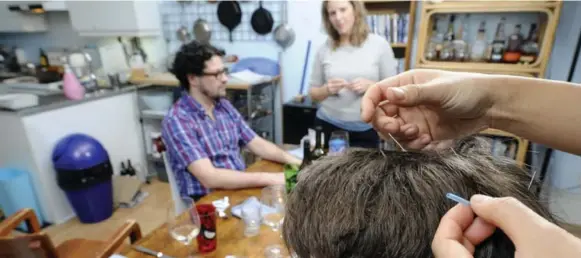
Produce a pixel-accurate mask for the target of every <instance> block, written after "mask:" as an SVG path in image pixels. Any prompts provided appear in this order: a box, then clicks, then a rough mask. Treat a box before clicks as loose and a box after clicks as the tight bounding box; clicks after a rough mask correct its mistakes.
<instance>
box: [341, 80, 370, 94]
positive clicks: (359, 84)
mask: <svg viewBox="0 0 581 258" xmlns="http://www.w3.org/2000/svg"><path fill="white" fill-rule="evenodd" d="M374 83H375V82H374V81H372V80H368V79H365V78H357V79H355V80H353V81H352V82H351V83H350V84H348V85H347V88H349V89H350V90H352V91H354V92H357V93H359V94H363V93H365V91H367V89H368V88H369V87H370V86H371V85H373V84H374Z"/></svg>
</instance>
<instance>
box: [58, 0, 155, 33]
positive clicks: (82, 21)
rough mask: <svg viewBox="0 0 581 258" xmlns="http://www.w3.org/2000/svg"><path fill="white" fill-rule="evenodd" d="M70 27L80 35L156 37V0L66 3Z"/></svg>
mask: <svg viewBox="0 0 581 258" xmlns="http://www.w3.org/2000/svg"><path fill="white" fill-rule="evenodd" d="M66 5H67V9H68V11H69V17H70V19H71V24H72V26H73V28H74V29H75V30H77V31H78V32H79V34H80V35H81V36H96V37H101V36H138V37H139V36H157V35H159V34H160V32H161V22H160V13H159V2H158V1H67V2H66Z"/></svg>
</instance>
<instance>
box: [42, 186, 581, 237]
mask: <svg viewBox="0 0 581 258" xmlns="http://www.w3.org/2000/svg"><path fill="white" fill-rule="evenodd" d="M142 189H143V190H144V191H146V192H148V193H149V196H147V198H146V199H145V200H144V201H143V202H142V203H140V204H139V205H138V206H136V207H134V208H130V209H124V208H119V209H117V210H116V211H115V213H114V214H113V216H112V217H111V218H109V219H107V220H105V221H103V222H101V223H96V224H82V223H81V222H79V220H78V219H76V218H75V219H71V220H69V221H67V222H66V223H63V224H60V225H55V226H50V227H48V228H46V229H44V231H45V232H47V233H48V234H49V236H50V237H51V238H52V240H53V242H54V243H55V244H57V245H58V244H59V243H62V242H64V241H66V240H68V239H73V238H86V239H95V240H107V239H108V238H109V237H110V236H111V235H112V234H113V232H115V231H116V230H117V228H118V227H119V226H121V224H123V223H124V222H125V221H126V220H127V219H135V220H137V222H138V223H139V225H140V226H141V230H142V232H143V235H146V234H148V233H149V232H151V231H153V230H154V229H155V228H156V227H158V226H159V225H161V224H163V223H165V221H166V217H167V214H166V212H167V209H168V208H169V207H170V205H171V203H172V200H171V193H170V189H169V184H168V183H165V182H161V181H157V180H153V181H152V182H151V184H149V185H147V184H144V185H143V188H142ZM564 228H565V229H567V230H568V231H569V232H571V233H573V234H575V235H576V236H577V237H580V238H581V226H578V225H565V226H564Z"/></svg>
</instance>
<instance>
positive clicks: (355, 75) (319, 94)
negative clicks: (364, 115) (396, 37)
mask: <svg viewBox="0 0 581 258" xmlns="http://www.w3.org/2000/svg"><path fill="white" fill-rule="evenodd" d="M321 12H322V17H323V24H324V26H325V29H326V32H327V34H328V36H329V38H328V40H327V41H326V42H325V43H324V44H323V45H322V46H321V47H320V48H319V49H318V51H317V54H316V57H315V60H314V64H313V70H312V74H311V80H310V90H309V95H310V97H311V98H312V99H313V100H315V101H318V102H320V108H319V110H318V111H317V116H316V119H315V125H316V126H321V127H322V128H323V132H324V133H325V135H326V137H327V138H328V137H329V135H330V134H331V132H332V131H335V130H343V131H347V132H348V133H349V140H350V145H351V146H352V147H364V148H376V147H377V146H378V142H379V137H378V135H377V133H376V132H375V131H374V130H373V128H372V127H371V125H369V124H367V123H365V122H363V121H361V115H360V106H361V97H362V96H363V94H364V93H365V91H366V90H367V89H368V88H369V86H371V85H372V84H373V83H375V82H377V81H380V80H381V79H383V78H387V77H390V76H394V75H396V67H397V62H396V60H395V58H394V54H393V50H392V49H391V46H390V44H389V43H388V42H387V40H386V39H385V38H383V37H382V36H379V35H376V34H372V33H370V32H369V27H368V25H367V23H366V16H367V11H366V10H365V6H364V5H363V3H362V2H360V1H323V4H322V8H321ZM325 142H327V141H325Z"/></svg>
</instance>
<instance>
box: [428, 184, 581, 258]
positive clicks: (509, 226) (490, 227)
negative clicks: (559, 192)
mask: <svg viewBox="0 0 581 258" xmlns="http://www.w3.org/2000/svg"><path fill="white" fill-rule="evenodd" d="M475 214H476V215H478V217H476V218H475ZM496 227H498V228H500V229H502V231H503V232H504V233H505V234H506V235H507V236H508V237H509V238H510V240H511V241H512V242H513V243H514V245H515V248H516V251H515V257H530V258H535V257H539V258H540V257H571V258H572V257H581V240H580V239H578V238H576V237H575V236H573V235H571V234H569V233H568V232H567V231H565V230H564V229H561V228H559V227H558V226H556V225H554V224H552V223H550V222H549V221H547V220H546V219H544V218H543V217H541V216H539V215H538V214H536V213H535V212H534V211H532V210H531V209H530V208H528V207H527V206H525V205H524V204H522V203H521V202H520V201H518V200H517V199H514V198H510V197H505V198H492V197H488V196H484V195H475V196H473V197H472V199H471V200H470V207H467V206H464V205H461V204H458V205H456V206H454V207H453V208H452V209H450V210H449V211H448V212H447V213H446V215H444V217H442V219H441V220H440V225H439V226H438V230H437V231H436V234H435V236H434V240H433V241H432V251H433V253H434V256H435V257H436V258H449V257H457V258H472V257H473V256H474V250H475V247H476V246H477V245H478V244H480V243H481V242H482V241H484V240H485V239H486V238H488V237H490V236H491V235H492V234H493V233H494V231H495V229H496Z"/></svg>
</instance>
